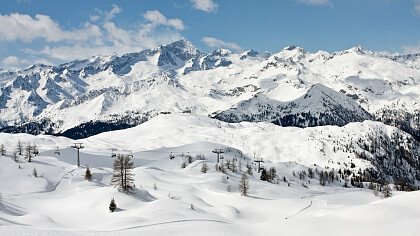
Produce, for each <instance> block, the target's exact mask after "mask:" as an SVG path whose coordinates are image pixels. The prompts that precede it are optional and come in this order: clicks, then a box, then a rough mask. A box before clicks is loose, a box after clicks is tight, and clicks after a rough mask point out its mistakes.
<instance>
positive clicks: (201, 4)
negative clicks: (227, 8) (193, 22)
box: [191, 0, 217, 12]
mask: <svg viewBox="0 0 420 236" xmlns="http://www.w3.org/2000/svg"><path fill="white" fill-rule="evenodd" d="M191 2H192V4H193V7H194V8H195V9H197V10H200V11H205V12H216V11H217V4H216V3H215V2H214V1H213V0H191Z"/></svg>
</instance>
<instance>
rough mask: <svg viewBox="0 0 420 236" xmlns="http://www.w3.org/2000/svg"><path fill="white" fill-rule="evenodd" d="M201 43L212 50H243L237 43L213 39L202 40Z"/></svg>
mask: <svg viewBox="0 0 420 236" xmlns="http://www.w3.org/2000/svg"><path fill="white" fill-rule="evenodd" d="M201 41H202V42H204V43H205V44H206V45H207V46H209V47H212V48H228V49H233V50H236V51H239V50H241V47H240V46H239V45H238V44H237V43H233V42H225V41H222V40H220V39H217V38H213V37H204V38H202V39H201Z"/></svg>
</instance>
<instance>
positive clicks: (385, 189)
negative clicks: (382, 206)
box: [382, 184, 392, 198]
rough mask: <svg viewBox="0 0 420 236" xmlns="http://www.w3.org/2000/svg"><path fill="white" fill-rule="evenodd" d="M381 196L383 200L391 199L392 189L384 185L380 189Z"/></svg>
mask: <svg viewBox="0 0 420 236" xmlns="http://www.w3.org/2000/svg"><path fill="white" fill-rule="evenodd" d="M382 194H383V196H384V198H388V197H392V189H391V187H390V186H389V185H388V184H385V185H384V187H383V188H382Z"/></svg>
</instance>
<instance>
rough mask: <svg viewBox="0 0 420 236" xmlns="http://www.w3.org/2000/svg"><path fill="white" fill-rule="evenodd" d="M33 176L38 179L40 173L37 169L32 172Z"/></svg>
mask: <svg viewBox="0 0 420 236" xmlns="http://www.w3.org/2000/svg"><path fill="white" fill-rule="evenodd" d="M32 175H33V176H34V177H38V172H37V171H36V169H35V168H34V170H33V171H32Z"/></svg>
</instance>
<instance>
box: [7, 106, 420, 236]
mask: <svg viewBox="0 0 420 236" xmlns="http://www.w3.org/2000/svg"><path fill="white" fill-rule="evenodd" d="M160 130H165V132H156V131H160ZM395 133H398V135H400V136H401V137H404V138H405V139H409V136H408V135H406V134H404V133H403V132H400V131H398V129H396V128H393V127H390V126H386V125H384V124H382V123H379V122H372V121H365V122H363V123H352V124H348V125H346V126H343V127H336V126H324V127H313V128H305V129H301V128H295V127H280V126H276V125H273V124H269V123H248V122H242V123H238V124H228V123H224V122H221V121H217V120H214V119H211V118H208V117H205V116H197V115H192V114H171V115H161V116H158V117H155V118H153V119H151V120H149V121H148V122H145V123H143V124H141V125H139V126H136V127H134V128H130V129H125V130H119V131H112V132H106V133H102V134H99V135H95V136H92V137H89V138H87V139H83V140H78V141H80V142H83V143H84V145H85V146H86V148H84V149H82V150H81V151H82V152H81V162H82V166H85V165H88V166H89V167H90V169H91V171H92V173H93V180H92V181H91V182H89V181H86V180H85V179H84V172H85V167H80V168H77V166H75V162H76V159H75V156H76V153H75V150H74V149H71V148H69V146H70V145H71V144H72V142H73V140H71V139H67V138H63V137H54V136H48V135H40V136H32V135H28V134H4V133H2V134H0V144H1V143H4V144H6V149H7V150H8V151H7V154H6V155H7V156H0V235H12V236H14V235H34V234H38V235H98V234H100V235H122V234H123V235H139V234H141V235H197V234H200V235H221V234H227V235H268V234H276V235H281V234H287V235H308V234H318V233H319V234H322V235H336V234H337V232H340V235H354V234H357V235H363V236H364V235H366V236H367V235H371V234H372V233H375V232H380V233H381V234H382V235H395V234H397V233H399V234H402V235H413V234H415V233H416V232H418V231H419V230H420V228H419V225H418V221H419V220H420V218H419V215H420V208H419V207H418V204H416V202H417V199H418V197H419V192H412V193H403V192H396V191H394V195H395V196H394V197H392V198H389V199H381V198H379V197H376V196H374V194H373V192H372V191H371V190H368V189H356V188H343V187H341V186H342V185H343V183H344V180H342V179H340V181H341V182H333V183H330V184H328V185H327V186H324V187H323V186H320V185H319V184H318V182H319V180H318V176H315V178H313V179H310V178H308V177H306V178H305V179H300V178H299V177H296V176H294V175H293V173H296V172H299V171H301V170H307V168H308V167H313V168H317V169H318V170H322V169H325V170H328V169H331V168H335V169H336V170H337V169H339V168H350V163H354V164H355V165H356V167H354V168H350V169H351V170H352V171H354V172H357V170H358V169H359V168H369V167H372V166H375V163H374V162H372V161H370V160H368V159H361V158H359V156H357V155H356V152H357V151H361V150H359V146H358V145H359V144H360V143H359V140H361V141H362V142H366V143H368V142H369V140H370V139H369V138H370V137H371V135H373V134H375V135H376V136H378V137H381V139H387V137H388V138H390V137H392V135H393V134H395ZM18 140H21V142H22V143H23V144H24V145H26V143H31V144H33V143H35V144H36V145H37V146H38V147H39V149H40V152H41V154H40V156H37V157H35V159H34V161H33V162H31V163H28V162H26V161H25V160H24V159H23V156H19V161H18V162H14V161H13V160H12V159H11V158H10V157H9V155H10V154H11V152H12V151H13V150H14V147H15V146H16V143H17V142H18ZM352 140H353V141H352ZM351 143H353V144H352V145H350V144H351ZM405 144H406V143H404V145H405ZM407 145H408V144H407ZM346 146H354V147H353V148H350V151H345V150H344V149H345V147H346ZM361 146H363V145H361ZM57 147H58V148H59V149H60V155H57V154H55V151H56V149H57ZM334 147H341V148H339V149H337V150H335V151H334V149H335V148H334ZM112 148H114V149H115V152H118V153H128V152H130V150H131V152H132V153H133V155H134V163H135V166H136V168H135V170H134V173H135V177H134V179H135V185H136V190H135V192H134V193H132V194H123V193H120V192H118V191H117V189H115V188H114V187H112V186H110V179H111V173H112V162H113V159H112V158H111V157H110V155H111V151H112ZM214 148H223V149H224V150H225V151H226V153H225V154H223V155H224V159H223V160H224V161H227V160H229V159H230V160H232V159H234V158H236V159H238V162H239V161H241V162H242V165H243V167H242V168H243V169H244V168H245V167H244V165H245V163H247V162H249V163H250V162H251V161H252V160H254V159H253V158H254V155H255V157H258V158H264V160H265V163H263V165H264V166H265V167H267V168H268V167H270V166H275V167H276V168H277V170H278V176H279V177H280V178H281V179H282V178H283V176H284V177H285V178H286V179H287V181H288V183H289V184H290V186H288V183H285V182H282V181H281V182H279V183H278V184H273V183H268V182H263V181H260V180H259V175H258V174H257V173H256V171H255V170H254V175H253V176H250V186H251V189H250V192H249V196H248V197H244V196H241V195H240V193H239V191H238V187H237V186H238V182H239V178H240V173H238V172H236V173H234V172H232V171H227V172H226V173H222V172H218V171H215V168H214V165H215V161H216V156H215V154H214V153H212V152H211V151H212V150H213V149H214ZM379 149H380V150H382V148H379ZM365 151H366V153H368V152H370V151H367V150H365ZM382 151H384V150H382ZM170 153H172V154H174V156H175V158H174V159H173V160H171V159H169V154H170ZM196 154H200V155H201V154H202V155H204V156H205V158H206V160H196V159H195V158H194V159H193V162H192V163H191V164H189V165H188V166H187V167H186V168H185V169H182V168H181V167H180V166H181V163H182V162H185V161H186V160H187V158H186V155H192V156H193V157H195V156H196ZM241 157H242V158H241ZM389 160H390V161H392V160H391V159H389ZM401 161H403V162H402V164H401V165H400V167H401V168H403V169H404V168H409V167H410V166H409V164H408V163H407V162H404V160H401ZM203 162H206V163H207V164H208V165H209V166H210V169H209V172H208V173H206V174H203V173H201V172H200V168H201V165H202V163H203ZM314 164H315V165H314ZM19 166H20V167H19ZM345 166H347V167H345ZM34 168H36V169H37V172H38V173H39V177H34V176H33V174H32V172H33V169H34ZM238 168H239V167H238ZM253 168H255V165H253ZM327 168H328V169H327ZM154 184H156V186H157V188H156V189H154V188H153V185H154ZM229 185H230V187H231V190H230V191H227V188H228V186H229ZM302 185H305V186H307V187H303V186H302ZM111 198H115V200H116V202H117V205H118V208H119V210H118V211H117V212H115V213H109V212H108V205H109V201H110V199H111ZM367 216H369V217H367ZM354 225H357V226H358V227H349V226H354ZM396 225H397V226H401V227H396ZM303 226H304V227H303Z"/></svg>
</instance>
